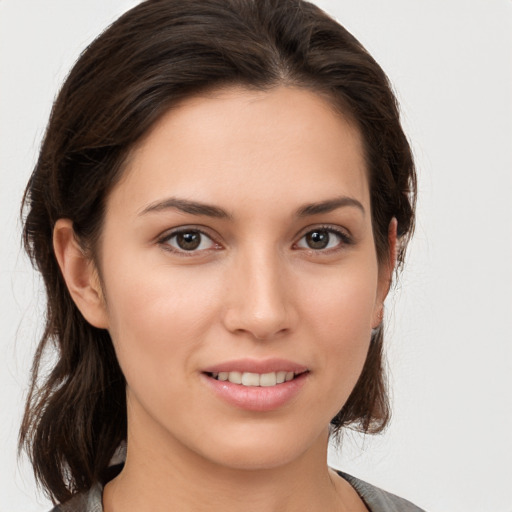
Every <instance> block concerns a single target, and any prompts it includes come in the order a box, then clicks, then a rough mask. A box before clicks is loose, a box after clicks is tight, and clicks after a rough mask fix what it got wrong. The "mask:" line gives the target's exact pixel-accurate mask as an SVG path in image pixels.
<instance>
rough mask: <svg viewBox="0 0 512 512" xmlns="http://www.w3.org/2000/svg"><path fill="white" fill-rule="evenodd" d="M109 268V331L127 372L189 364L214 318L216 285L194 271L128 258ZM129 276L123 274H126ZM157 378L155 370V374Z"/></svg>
mask: <svg viewBox="0 0 512 512" xmlns="http://www.w3.org/2000/svg"><path fill="white" fill-rule="evenodd" d="M116 263H117V264H116V266H115V268H112V269H111V272H110V274H109V277H110V279H109V281H108V282H106V283H105V287H106V291H107V294H106V295H107V303H108V304H109V307H108V315H109V321H110V327H109V331H110V334H111V337H112V340H113V343H114V346H115V349H116V352H117V356H118V359H119V362H120V365H121V367H122V368H123V371H124V372H125V373H130V372H131V371H132V369H134V368H137V373H144V372H142V371H141V370H142V369H144V368H145V369H146V371H147V372H148V375H151V374H152V372H151V370H150V368H156V367H159V368H163V369H164V371H163V372H162V373H161V374H159V375H169V372H172V371H173V366H175V365H177V364H178V362H179V364H180V365H181V366H182V367H185V370H186V369H187V364H189V362H190V361H189V357H190V356H189V354H192V353H193V351H194V350H195V349H197V348H198V347H199V346H200V345H201V343H202V340H203V339H204V338H205V333H206V331H207V330H208V328H209V326H210V325H211V323H212V322H213V316H215V314H214V311H213V309H214V307H215V301H214V300H212V297H213V296H216V295H218V292H217V288H218V286H217V285H216V283H215V282H214V281H213V282H212V279H210V281H205V280H204V279H203V278H202V277H201V276H200V275H198V274H197V273H196V274H194V273H193V272H176V271H174V272H173V271H172V269H171V268H169V267H166V266H165V265H160V266H158V265H156V266H155V265H142V264H141V265H139V269H140V268H144V272H141V271H140V270H139V272H133V273H130V272H129V271H128V269H129V268H131V267H133V265H132V262H130V261H129V260H124V261H123V260H122V259H121V260H118V261H117V262H116ZM127 275H130V276H131V277H130V278H129V279H127V278H126V277H125V276H127ZM154 378H157V375H156V374H155V375H154Z"/></svg>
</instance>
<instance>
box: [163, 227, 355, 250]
mask: <svg viewBox="0 0 512 512" xmlns="http://www.w3.org/2000/svg"><path fill="white" fill-rule="evenodd" d="M315 231H322V232H327V233H329V234H334V235H336V236H337V237H338V238H339V243H338V244H337V246H336V247H331V248H329V249H312V248H302V250H305V251H308V252H309V253H314V254H330V253H332V252H337V251H340V250H342V249H343V247H344V246H347V245H352V244H353V243H354V242H353V240H352V238H351V237H350V236H349V235H348V234H347V233H346V232H344V231H341V230H339V229H336V228H334V227H332V226H324V225H320V226H315V227H314V228H312V229H309V230H308V231H306V232H305V233H304V234H303V235H302V236H301V237H300V238H299V241H300V240H302V239H303V238H304V237H306V236H307V235H309V234H310V233H313V232H315ZM183 233H199V234H201V235H202V236H204V237H206V238H208V239H210V240H211V241H212V243H213V244H214V245H215V247H214V250H216V249H218V248H220V247H221V246H220V244H218V243H217V242H216V241H215V240H214V239H213V238H212V237H211V236H210V235H209V234H208V233H206V232H205V231H203V230H202V229H199V228H196V227H187V228H178V229H175V230H173V231H171V232H168V233H166V234H164V235H163V236H162V237H160V238H159V239H158V244H159V245H161V246H162V247H163V248H164V249H165V250H166V251H169V252H172V253H174V254H179V255H180V256H184V257H192V256H197V255H198V254H201V253H203V252H205V251H210V250H212V249H202V250H199V251H196V250H190V251H187V250H185V249H178V248H176V247H172V246H171V245H170V244H169V241H170V240H172V239H173V238H175V237H177V236H179V235H180V234H183ZM297 243H298V242H296V243H295V244H294V245H296V244H297Z"/></svg>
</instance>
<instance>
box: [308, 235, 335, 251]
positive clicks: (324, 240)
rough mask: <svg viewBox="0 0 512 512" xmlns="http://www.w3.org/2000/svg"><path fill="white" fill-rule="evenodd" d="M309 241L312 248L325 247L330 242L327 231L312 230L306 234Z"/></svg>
mask: <svg viewBox="0 0 512 512" xmlns="http://www.w3.org/2000/svg"><path fill="white" fill-rule="evenodd" d="M306 240H307V243H308V245H309V247H311V248H312V249H325V248H326V247H327V244H328V243H329V233H328V232H327V231H312V232H311V233H309V234H308V235H307V236H306Z"/></svg>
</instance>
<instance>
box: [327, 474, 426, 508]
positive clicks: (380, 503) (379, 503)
mask: <svg viewBox="0 0 512 512" xmlns="http://www.w3.org/2000/svg"><path fill="white" fill-rule="evenodd" d="M337 473H338V474H339V475H340V476H341V477H342V478H344V479H345V480H346V481H347V482H348V483H349V484H350V485H351V486H352V487H353V488H354V489H355V490H356V492H357V493H358V494H359V496H360V497H361V498H362V500H363V501H364V502H365V505H366V506H367V507H368V509H369V510H370V512H425V511H424V510H423V509H421V508H419V507H417V506H416V505H414V504H412V503H411V502H410V501H407V500H404V499H403V498H400V497H398V496H395V495H394V494H391V493H389V492H386V491H384V490H382V489H379V488H378V487H375V486H374V485H371V484H369V483H367V482H363V481H362V480H359V479H358V478H356V477H354V476H351V475H348V474H346V473H343V472H341V471H337Z"/></svg>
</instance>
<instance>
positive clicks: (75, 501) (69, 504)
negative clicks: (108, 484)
mask: <svg viewBox="0 0 512 512" xmlns="http://www.w3.org/2000/svg"><path fill="white" fill-rule="evenodd" d="M102 491H103V487H102V486H101V485H100V484H96V485H95V486H93V487H91V489H89V490H88V491H87V492H84V493H80V494H77V495H75V496H73V497H72V498H71V499H70V500H69V501H66V503H63V504H61V505H57V506H56V507H54V508H53V509H52V510H50V512H103V505H102V503H101V496H102Z"/></svg>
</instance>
